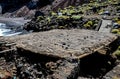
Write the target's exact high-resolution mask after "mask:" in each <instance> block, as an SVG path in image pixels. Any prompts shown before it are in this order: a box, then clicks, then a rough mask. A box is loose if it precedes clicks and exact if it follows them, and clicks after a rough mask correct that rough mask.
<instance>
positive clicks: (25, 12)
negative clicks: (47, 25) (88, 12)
mask: <svg viewBox="0 0 120 79" xmlns="http://www.w3.org/2000/svg"><path fill="white" fill-rule="evenodd" d="M82 2H83V0H0V14H2V15H4V16H6V17H11V16H12V17H16V16H17V17H21V16H26V17H31V16H33V15H34V14H35V11H36V10H40V11H42V12H43V13H47V11H50V10H57V9H58V8H64V7H66V6H69V5H79V4H81V3H82Z"/></svg>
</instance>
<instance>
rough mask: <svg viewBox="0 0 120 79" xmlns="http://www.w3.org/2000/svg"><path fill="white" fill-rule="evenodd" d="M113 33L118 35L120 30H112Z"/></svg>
mask: <svg viewBox="0 0 120 79" xmlns="http://www.w3.org/2000/svg"><path fill="white" fill-rule="evenodd" d="M111 32H112V33H115V34H117V33H118V32H119V30H118V29H112V31H111Z"/></svg>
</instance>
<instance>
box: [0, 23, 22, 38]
mask: <svg viewBox="0 0 120 79" xmlns="http://www.w3.org/2000/svg"><path fill="white" fill-rule="evenodd" d="M18 29H19V30H18ZM22 33H23V32H22V29H21V28H14V27H12V28H11V27H9V26H7V25H6V24H4V23H0V36H14V35H19V34H22Z"/></svg>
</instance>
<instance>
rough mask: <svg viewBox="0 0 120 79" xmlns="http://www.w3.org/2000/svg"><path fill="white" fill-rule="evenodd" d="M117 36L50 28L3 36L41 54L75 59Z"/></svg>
mask: <svg viewBox="0 0 120 79" xmlns="http://www.w3.org/2000/svg"><path fill="white" fill-rule="evenodd" d="M116 39H117V37H116V36H115V35H112V34H104V33H99V32H96V31H90V30H78V29H73V30H51V31H47V32H39V33H32V34H27V35H22V36H15V37H9V38H5V39H4V40H9V41H12V42H15V43H16V44H17V48H19V49H22V50H27V51H31V52H33V53H38V54H41V55H46V56H51V57H58V58H70V59H76V58H81V57H84V56H86V55H89V54H92V53H94V52H95V51H98V50H99V49H101V48H103V47H105V46H107V45H109V44H110V43H111V42H113V41H115V40H116Z"/></svg>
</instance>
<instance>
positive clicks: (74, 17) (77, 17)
mask: <svg viewBox="0 0 120 79" xmlns="http://www.w3.org/2000/svg"><path fill="white" fill-rule="evenodd" d="M71 18H72V19H76V20H79V19H81V16H80V15H73V16H72V17H71Z"/></svg>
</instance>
